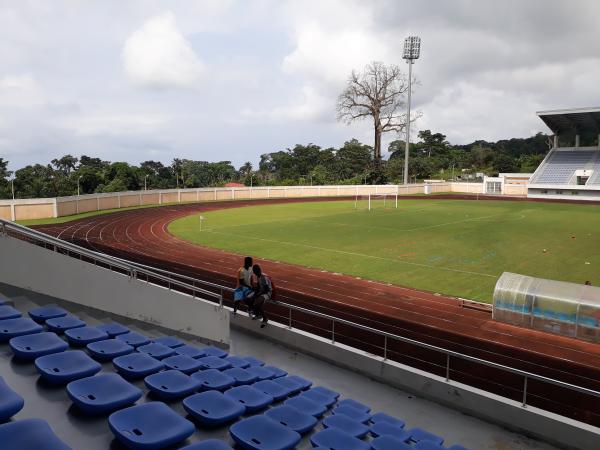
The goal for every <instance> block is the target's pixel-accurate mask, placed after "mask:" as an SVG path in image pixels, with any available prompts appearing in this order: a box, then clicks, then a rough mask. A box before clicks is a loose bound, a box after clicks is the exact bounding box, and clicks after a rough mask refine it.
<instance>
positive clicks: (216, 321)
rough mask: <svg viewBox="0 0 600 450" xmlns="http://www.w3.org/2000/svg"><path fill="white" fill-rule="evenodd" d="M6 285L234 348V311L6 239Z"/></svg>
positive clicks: (1, 263) (1, 246) (0, 256)
mask: <svg viewBox="0 0 600 450" xmlns="http://www.w3.org/2000/svg"><path fill="white" fill-rule="evenodd" d="M0 280H1V281H2V282H3V283H6V284H10V285H13V286H17V287H20V288H23V289H28V290H31V291H34V292H38V293H41V294H45V295H49V296H52V297H56V298H59V299H63V300H67V301H69V302H73V303H78V304H80V305H84V306H88V307H91V308H95V309H99V310H102V311H106V312H109V313H113V314H117V315H119V316H124V317H128V318H131V319H135V320H140V321H143V322H146V323H149V324H153V325H157V326H162V327H165V328H169V329H172V330H175V331H179V332H182V333H187V334H191V335H194V336H198V337H200V338H204V339H208V340H210V341H213V342H219V343H224V344H229V312H228V311H227V310H226V309H224V308H219V306H218V305H215V304H214V303H211V302H208V301H204V300H200V299H197V298H196V299H194V298H192V297H191V296H189V295H186V294H180V293H176V292H173V291H169V290H168V289H166V288H163V287H161V286H156V285H153V284H148V283H146V282H143V281H141V280H136V279H132V278H130V277H128V276H126V275H121V274H119V273H116V272H113V271H110V270H107V269H103V268H100V267H97V266H95V265H93V264H90V263H86V262H82V261H79V260H77V259H75V258H72V257H69V256H65V255H62V254H59V253H56V252H53V251H50V250H46V249H44V248H43V247H39V246H37V245H34V244H29V243H27V242H24V241H22V240H19V239H16V238H12V237H10V236H0Z"/></svg>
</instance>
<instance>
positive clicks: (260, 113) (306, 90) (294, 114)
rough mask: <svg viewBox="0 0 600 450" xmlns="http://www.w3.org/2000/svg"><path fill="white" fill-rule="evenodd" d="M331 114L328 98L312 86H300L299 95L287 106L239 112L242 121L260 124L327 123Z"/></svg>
mask: <svg viewBox="0 0 600 450" xmlns="http://www.w3.org/2000/svg"><path fill="white" fill-rule="evenodd" d="M332 114H333V104H332V103H331V101H330V99H329V98H328V97H324V96H322V95H321V94H320V93H319V92H318V91H317V90H316V89H315V88H314V87H312V86H302V88H301V90H300V93H299V95H297V96H295V98H294V99H293V100H292V101H291V102H290V103H288V104H287V105H280V106H274V107H273V108H271V109H254V108H245V109H243V110H242V112H241V116H242V118H243V120H245V121H248V122H262V121H265V120H268V121H275V122H282V121H289V120H295V121H307V120H320V121H325V122H327V121H329V120H331V116H332Z"/></svg>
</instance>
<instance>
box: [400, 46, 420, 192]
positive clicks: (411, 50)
mask: <svg viewBox="0 0 600 450" xmlns="http://www.w3.org/2000/svg"><path fill="white" fill-rule="evenodd" d="M420 54H421V38H420V37H418V36H409V37H407V38H406V39H405V40H404V54H403V55H402V58H403V59H405V60H406V62H407V64H408V101H407V102H406V142H405V148H404V184H408V150H409V146H410V94H411V90H412V65H413V62H414V61H415V60H417V59H419V55H420Z"/></svg>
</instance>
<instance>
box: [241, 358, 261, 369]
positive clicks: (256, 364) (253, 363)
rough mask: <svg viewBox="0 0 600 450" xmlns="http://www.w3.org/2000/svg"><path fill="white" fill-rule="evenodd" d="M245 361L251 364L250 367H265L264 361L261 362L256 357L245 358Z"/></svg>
mask: <svg viewBox="0 0 600 450" xmlns="http://www.w3.org/2000/svg"><path fill="white" fill-rule="evenodd" d="M244 359H245V360H246V361H247V362H248V364H250V367H259V366H264V365H265V362H264V361H261V360H260V359H257V358H255V357H254V356H244Z"/></svg>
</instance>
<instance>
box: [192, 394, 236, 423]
mask: <svg viewBox="0 0 600 450" xmlns="http://www.w3.org/2000/svg"><path fill="white" fill-rule="evenodd" d="M183 407H184V408H185V410H186V411H187V412H188V413H189V414H190V415H191V416H192V417H193V418H194V419H195V420H197V421H198V422H199V423H201V424H202V425H205V426H209V427H215V426H218V425H222V424H224V423H228V422H231V421H233V420H235V419H237V418H238V417H240V416H241V415H243V414H244V413H245V412H246V407H245V406H244V405H242V404H241V403H240V402H238V401H236V400H234V399H232V398H230V397H228V396H226V395H223V393H222V392H219V391H206V392H200V393H199V394H194V395H191V396H190V397H187V398H184V399H183Z"/></svg>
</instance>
